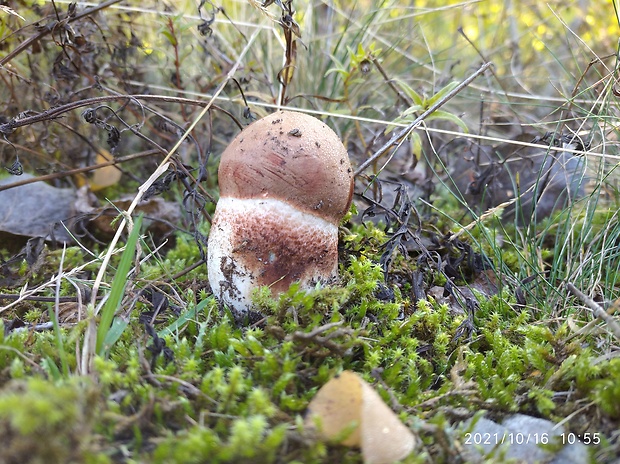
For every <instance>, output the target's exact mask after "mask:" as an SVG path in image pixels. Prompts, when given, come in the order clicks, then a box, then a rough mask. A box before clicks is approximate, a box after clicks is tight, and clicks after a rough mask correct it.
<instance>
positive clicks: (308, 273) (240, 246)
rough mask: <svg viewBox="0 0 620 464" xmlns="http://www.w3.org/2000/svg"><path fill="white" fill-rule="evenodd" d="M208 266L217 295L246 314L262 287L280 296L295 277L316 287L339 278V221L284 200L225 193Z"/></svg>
mask: <svg viewBox="0 0 620 464" xmlns="http://www.w3.org/2000/svg"><path fill="white" fill-rule="evenodd" d="M207 267H208V272H209V283H210V284H211V289H212V291H213V294H214V295H215V296H216V298H217V299H218V300H219V301H220V302H221V303H224V304H226V305H228V306H229V307H230V308H231V309H232V310H233V311H234V312H235V313H237V314H239V313H246V312H247V311H248V310H249V309H250V307H251V305H252V300H251V296H252V292H253V290H254V289H256V288H258V287H260V286H264V285H266V286H269V287H270V288H271V292H272V294H274V295H275V294H278V293H281V292H284V291H286V290H288V288H289V287H290V285H291V284H292V283H294V282H299V283H300V284H301V287H302V288H311V287H313V286H314V285H315V284H316V283H317V282H327V281H330V280H333V279H335V277H336V276H337V272H338V226H337V225H335V224H332V223H330V222H328V221H325V220H324V219H321V218H319V217H316V216H314V215H311V214H308V213H304V212H302V211H299V210H297V209H295V208H293V207H292V206H290V205H289V204H288V203H285V202H283V201H279V200H274V199H237V198H230V197H224V198H221V199H220V201H219V202H218V204H217V208H216V211H215V216H214V217H213V223H212V225H211V232H210V234H209V242H208V259H207Z"/></svg>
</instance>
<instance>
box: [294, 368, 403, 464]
mask: <svg viewBox="0 0 620 464" xmlns="http://www.w3.org/2000/svg"><path fill="white" fill-rule="evenodd" d="M305 423H306V427H307V428H309V429H317V432H318V433H319V435H320V436H321V437H322V438H324V439H326V440H328V441H334V440H336V441H338V442H339V443H340V444H342V445H346V446H358V447H360V448H361V450H362V457H363V459H364V463H365V464H390V463H393V462H395V461H399V460H401V459H403V458H405V457H407V456H408V455H409V454H410V453H411V452H412V451H413V447H414V445H415V437H414V436H413V433H411V430H409V429H408V428H407V427H405V425H403V423H402V422H401V421H400V419H399V418H398V416H396V414H395V413H394V412H393V411H392V410H391V409H390V408H389V407H388V406H387V405H386V404H385V402H384V401H383V400H382V399H381V397H380V396H379V394H378V393H377V392H376V391H375V390H374V389H373V388H372V387H371V386H370V385H369V384H368V383H367V382H366V381H365V380H364V379H362V378H361V377H360V376H359V375H358V374H356V373H355V372H352V371H344V372H342V373H341V374H340V375H338V376H336V377H334V378H333V379H331V380H330V381H329V382H327V383H326V384H325V385H324V386H323V387H322V388H321V389H320V390H319V391H318V393H317V394H316V396H315V397H314V399H313V400H312V401H311V402H310V404H309V406H308V414H307V416H306V422H305ZM351 427H355V429H353V431H352V432H351V433H350V434H347V431H348V430H349V429H351ZM345 436H346V438H345ZM343 438H344V439H343Z"/></svg>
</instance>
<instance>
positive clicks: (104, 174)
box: [89, 149, 122, 192]
mask: <svg viewBox="0 0 620 464" xmlns="http://www.w3.org/2000/svg"><path fill="white" fill-rule="evenodd" d="M113 159H114V157H113V156H112V155H111V154H110V153H109V152H108V151H107V150H104V149H100V150H99V152H98V153H97V161H96V163H97V164H104V163H107V162H108V161H112V160H113ZM121 175H122V173H121V171H120V169H118V168H117V167H116V166H103V167H101V168H99V169H97V170H96V171H95V172H94V173H93V175H92V177H91V178H90V181H89V185H90V189H91V190H92V191H93V192H96V191H98V190H101V189H104V188H106V187H110V186H111V185H115V184H116V183H118V181H119V180H121Z"/></svg>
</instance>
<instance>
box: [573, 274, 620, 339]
mask: <svg viewBox="0 0 620 464" xmlns="http://www.w3.org/2000/svg"><path fill="white" fill-rule="evenodd" d="M566 288H567V289H568V291H569V292H571V293H572V294H573V295H574V296H576V297H577V298H579V299H580V300H581V301H582V302H583V303H584V304H585V305H586V306H587V307H588V308H590V309H591V310H592V313H593V314H594V317H596V318H598V319H602V320H603V321H604V322H605V323H606V324H607V326H608V327H609V330H610V331H611V332H612V333H613V334H614V336H615V337H616V338H617V339H618V340H620V325H619V324H618V322H617V321H616V320H615V319H614V318H613V317H612V316H611V315H609V314H607V311H605V310H604V309H603V307H602V306H601V305H599V304H598V303H597V302H596V301H594V300H593V299H592V298H590V297H589V296H588V295H586V294H585V293H583V292H582V291H581V290H579V289H578V288H577V287H575V286H574V285H573V284H572V283H570V282H567V283H566Z"/></svg>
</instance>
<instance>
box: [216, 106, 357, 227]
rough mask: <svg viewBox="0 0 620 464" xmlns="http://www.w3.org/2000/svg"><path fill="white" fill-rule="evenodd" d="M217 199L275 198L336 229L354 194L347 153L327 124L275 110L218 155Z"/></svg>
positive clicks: (296, 114) (312, 118)
mask: <svg viewBox="0 0 620 464" xmlns="http://www.w3.org/2000/svg"><path fill="white" fill-rule="evenodd" d="M218 176H219V179H220V194H221V196H222V197H234V198H273V199H279V200H282V201H286V202H288V203H289V204H291V206H295V207H297V208H299V209H300V210H303V211H305V212H307V213H310V214H314V215H316V216H320V217H322V218H324V219H326V220H328V221H330V222H332V223H334V224H338V222H340V220H341V218H342V216H344V214H346V212H347V211H348V209H349V207H350V205H351V199H352V195H353V172H352V169H351V163H350V161H349V156H348V154H347V150H346V148H345V147H344V146H343V144H342V142H341V141H340V139H339V138H338V136H337V135H336V133H335V132H334V131H332V130H331V129H330V128H329V127H328V126H327V125H326V124H324V123H323V122H321V121H319V120H318V119H316V118H314V117H312V116H308V115H305V114H302V113H295V112H291V111H277V112H275V113H273V114H271V115H269V116H267V117H265V118H262V119H260V120H258V121H256V122H254V123H253V124H251V125H250V126H248V127H247V128H246V129H244V130H243V131H242V132H241V133H240V134H239V135H238V136H237V137H236V138H235V139H234V140H233V141H232V142H231V143H230V145H229V146H228V147H227V148H226V150H225V151H224V153H223V154H222V159H221V162H220V168H219V172H218Z"/></svg>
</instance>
